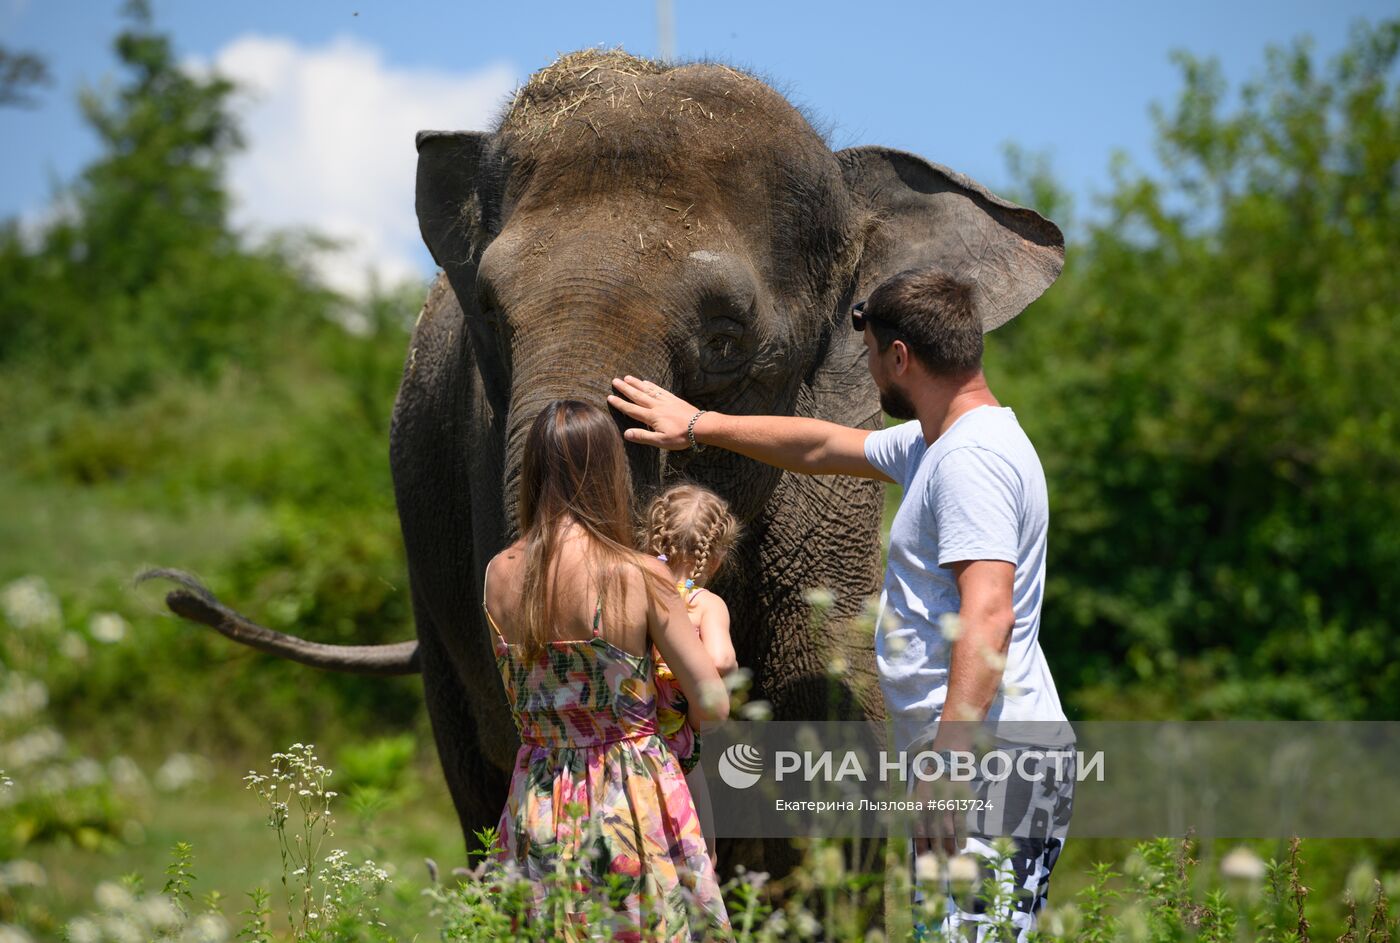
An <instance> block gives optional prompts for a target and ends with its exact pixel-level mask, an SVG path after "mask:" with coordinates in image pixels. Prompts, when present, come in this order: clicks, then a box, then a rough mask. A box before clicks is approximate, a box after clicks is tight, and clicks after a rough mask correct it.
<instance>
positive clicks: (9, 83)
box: [0, 46, 53, 108]
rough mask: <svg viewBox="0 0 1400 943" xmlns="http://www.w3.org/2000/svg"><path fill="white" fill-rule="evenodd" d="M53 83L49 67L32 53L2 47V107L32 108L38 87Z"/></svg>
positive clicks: (0, 96) (0, 67)
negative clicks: (34, 93)
mask: <svg viewBox="0 0 1400 943" xmlns="http://www.w3.org/2000/svg"><path fill="white" fill-rule="evenodd" d="M52 81H53V79H52V77H51V76H50V75H49V67H48V64H47V63H46V62H44V60H43V59H41V58H39V57H38V56H37V55H35V54H34V53H32V52H11V51H10V50H8V49H6V48H5V47H4V46H0V106H5V105H9V106H12V107H20V108H31V107H33V106H34V105H35V104H37V101H36V100H35V99H34V97H33V95H32V91H33V89H34V88H35V87H36V86H39V85H48V84H49V83H51V82H52Z"/></svg>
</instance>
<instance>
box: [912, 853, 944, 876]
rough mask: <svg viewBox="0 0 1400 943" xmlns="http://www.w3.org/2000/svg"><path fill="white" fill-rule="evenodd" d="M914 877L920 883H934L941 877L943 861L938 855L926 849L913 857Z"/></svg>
mask: <svg viewBox="0 0 1400 943" xmlns="http://www.w3.org/2000/svg"><path fill="white" fill-rule="evenodd" d="M914 879H915V880H916V881H918V882H919V883H920V884H935V883H937V882H938V881H941V880H942V879H943V862H942V860H941V859H939V857H938V855H936V854H934V853H933V852H931V851H926V852H924V853H923V854H921V855H919V857H917V858H915V859H914Z"/></svg>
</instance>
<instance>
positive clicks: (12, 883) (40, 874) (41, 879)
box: [0, 858, 49, 887]
mask: <svg viewBox="0 0 1400 943" xmlns="http://www.w3.org/2000/svg"><path fill="white" fill-rule="evenodd" d="M48 882H49V876H48V874H47V873H45V871H44V866H43V865H41V864H39V863H38V862H37V861H27V860H25V859H23V858H16V859H15V860H13V861H6V862H5V863H4V864H3V865H0V887H43V886H44V885H45V884H47V883H48Z"/></svg>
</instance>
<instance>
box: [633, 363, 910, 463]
mask: <svg viewBox="0 0 1400 943" xmlns="http://www.w3.org/2000/svg"><path fill="white" fill-rule="evenodd" d="M613 389H614V390H616V392H615V393H614V394H613V395H611V396H609V397H608V403H609V404H610V405H611V406H612V407H613V408H614V409H616V410H617V411H618V412H620V413H622V414H623V415H624V416H627V417H629V418H631V419H635V420H636V421H637V422H640V423H641V424H642V425H643V426H645V427H646V428H643V429H628V430H627V431H626V432H625V433H624V435H625V436H626V438H627V441H629V442H641V443H644V444H646V445H655V446H657V447H658V448H663V449H670V450H672V451H674V450H677V449H684V448H689V446H690V440H689V439H688V438H687V437H686V427H687V426H688V425H689V423H690V418H691V417H692V416H694V415H695V414H696V412H698V410H697V409H696V407H695V406H693V405H691V404H690V403H687V402H686V401H685V400H683V399H681V398H680V397H679V396H676V395H675V394H674V393H671V392H669V391H667V390H664V389H662V388H661V387H659V386H657V385H656V384H655V383H651V382H649V381H645V380H638V379H637V378H636V377H632V376H626V377H623V378H621V379H616V378H614V380H613ZM869 435H870V430H868V429H852V428H850V427H849V426H842V425H838V424H837V423H834V422H827V421H825V420H823V419H810V418H807V417H804V416H730V415H727V414H725V413H719V412H712V411H711V412H706V413H705V414H704V415H703V416H701V417H700V418H699V419H698V420H696V422H695V440H696V441H697V442H699V443H700V444H701V445H706V446H710V445H713V446H717V447H718V448H722V449H728V450H729V451H731V452H738V453H739V454H740V455H746V456H748V457H749V458H752V459H756V460H757V461H760V462H763V463H764V464H766V465H776V466H777V467H778V468H782V469H785V470H787V471H792V472H800V473H802V474H804V475H852V476H854V477H857V478H876V479H879V480H880V481H892V480H893V479H891V478H890V477H889V476H887V475H886V474H885V473H884V472H882V471H880V470H879V469H878V468H876V467H875V466H874V465H872V464H870V460H869V459H868V458H866V457H865V439H866V437H867V436H869Z"/></svg>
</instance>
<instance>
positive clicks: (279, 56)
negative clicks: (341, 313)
mask: <svg viewBox="0 0 1400 943" xmlns="http://www.w3.org/2000/svg"><path fill="white" fill-rule="evenodd" d="M213 65H214V67H215V68H216V69H217V70H218V71H219V72H221V73H222V74H224V75H225V76H227V77H228V78H230V79H232V80H234V81H235V82H237V83H238V84H239V85H240V87H241V88H242V89H243V90H244V93H245V94H244V95H242V96H241V98H240V101H239V103H238V104H239V114H240V117H241V118H242V120H243V129H244V132H245V137H246V139H247V145H248V146H247V149H246V150H245V151H244V152H242V153H241V154H239V155H238V156H237V157H236V158H234V160H233V161H232V162H231V164H230V167H229V185H230V188H231V189H232V191H233V195H234V198H235V201H236V204H235V210H234V222H235V224H237V225H239V226H245V227H248V228H250V229H251V230H253V231H254V232H267V231H269V230H272V229H289V228H302V227H305V228H308V229H312V230H315V231H317V232H320V233H324V234H325V235H328V236H332V237H335V238H337V239H342V240H346V241H347V244H346V246H345V248H344V249H342V250H340V251H338V252H335V253H327V254H325V255H324V256H322V257H321V258H320V259H318V262H317V265H318V269H319V271H320V272H321V274H322V275H323V276H324V277H325V279H326V280H327V282H328V283H329V284H330V285H332V286H333V287H335V288H338V289H341V290H343V291H348V292H352V293H358V292H360V291H363V290H364V288H365V287H366V285H367V284H368V281H369V278H370V272H371V271H373V272H375V273H376V274H377V275H378V276H379V277H380V278H381V279H382V280H385V281H389V280H394V279H400V278H406V277H409V278H411V277H421V276H423V275H425V274H426V273H427V272H428V271H429V269H430V267H431V259H430V258H429V257H428V255H427V253H426V250H424V249H423V248H422V243H421V240H420V237H419V235H418V224H417V221H416V219H415V218H414V215H413V180H414V169H415V167H416V164H417V154H416V152H415V150H414V146H413V138H414V135H415V134H416V133H417V132H418V131H420V130H424V129H446V130H472V129H477V130H479V129H483V128H486V127H487V126H488V125H489V124H490V122H491V120H492V119H493V118H494V117H495V114H496V112H497V110H498V109H499V108H500V106H501V104H502V103H503V102H504V101H505V98H506V96H507V95H508V94H509V92H510V91H511V89H512V88H514V86H515V83H516V77H515V74H514V70H512V69H511V68H510V67H508V66H506V65H503V64H496V65H491V66H488V67H485V68H482V69H480V70H477V71H474V72H462V73H454V72H445V71H440V70H429V69H411V68H398V67H395V66H391V65H389V64H387V63H385V62H384V59H383V56H382V55H381V54H380V52H379V50H378V49H376V48H375V47H373V46H370V45H367V44H365V43H363V42H360V41H357V40H353V39H346V38H341V39H336V40H334V41H332V42H331V43H329V44H328V45H325V46H320V47H303V46H300V45H298V44H297V43H295V42H292V41H290V40H287V39H283V38H280V37H274V36H259V35H245V36H241V37H239V38H237V39H235V40H233V41H232V42H230V43H229V44H228V45H226V46H225V47H224V48H223V49H221V50H220V51H219V53H218V55H217V56H216V57H215V59H214V63H213Z"/></svg>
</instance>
